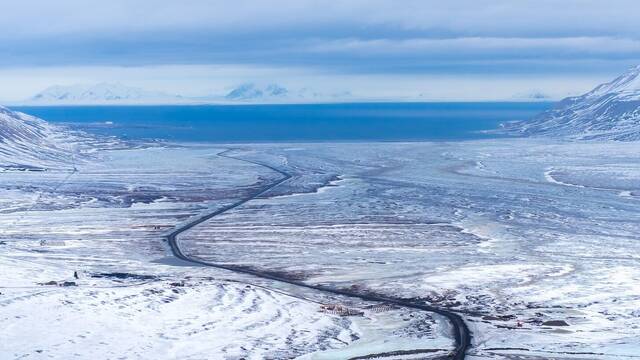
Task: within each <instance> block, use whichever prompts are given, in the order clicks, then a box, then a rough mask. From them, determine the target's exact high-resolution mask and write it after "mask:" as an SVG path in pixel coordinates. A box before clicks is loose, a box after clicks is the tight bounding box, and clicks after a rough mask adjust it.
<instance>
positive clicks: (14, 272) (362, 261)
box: [0, 138, 640, 359]
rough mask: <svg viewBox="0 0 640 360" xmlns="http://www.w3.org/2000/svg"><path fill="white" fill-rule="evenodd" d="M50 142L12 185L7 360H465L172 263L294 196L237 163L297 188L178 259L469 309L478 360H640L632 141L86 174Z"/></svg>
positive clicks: (334, 152) (276, 148) (409, 335)
mask: <svg viewBox="0 0 640 360" xmlns="http://www.w3.org/2000/svg"><path fill="white" fill-rule="evenodd" d="M74 139H76V138H74ZM74 141H77V142H78V143H82V142H83V141H85V140H82V139H80V138H77V139H76V140H74ZM86 141H89V142H91V141H96V140H95V139H89V140H86ZM86 141H85V142H86ZM5 144H6V143H5ZM56 144H58V143H57V142H56V143H54V145H52V146H51V147H50V148H55V149H56V154H57V153H58V152H60V154H62V155H60V156H57V157H48V154H49V153H48V152H47V153H45V155H46V156H45V158H44V159H45V160H46V161H44V160H43V161H41V159H38V158H37V157H38V154H37V153H30V156H31V157H28V158H27V159H28V160H29V162H27V163H19V164H18V165H20V166H23V168H22V169H20V170H16V169H15V168H13V167H12V166H13V165H16V164H9V165H10V166H7V167H6V168H5V171H2V172H0V194H1V196H0V227H1V228H2V231H1V232H0V268H1V269H2V271H1V272H0V293H1V294H0V319H2V324H3V326H2V327H1V328H0V339H2V341H0V358H1V359H5V358H7V359H13V358H35V359H40V358H43V359H44V358H58V359H68V358H82V359H102V358H104V359H116V358H117V359H121V358H132V359H137V358H139V359H147V358H157V359H177V358H180V359H182V358H191V359H240V358H250V359H263V358H269V359H282V358H296V357H300V358H304V359H347V358H367V356H368V357H369V358H371V356H373V355H375V354H384V353H387V354H388V355H387V356H386V357H387V358H393V359H397V358H408V359H411V358H429V357H442V356H445V355H446V354H447V352H448V351H449V350H450V349H452V347H453V340H452V338H451V332H450V324H449V323H448V322H447V321H446V319H445V318H443V317H441V316H437V315H435V314H429V313H425V312H416V311H411V310H409V309H402V308H397V307H388V306H382V307H380V304H375V303H369V302H365V301H358V300H354V299H348V298H341V297H337V296H332V295H330V294H326V293H323V292H320V291H316V290H311V289H305V288H299V287H297V286H295V285H290V284H285V283H279V282H275V281H270V280H266V279H260V278H255V277H252V276H249V275H241V274H236V273H233V272H230V271H224V270H218V269H213V268H209V267H204V266H194V265H192V264H188V263H185V262H181V261H179V260H177V259H175V258H173V257H172V256H171V253H170V252H169V250H168V248H167V244H166V243H164V242H163V238H164V236H166V234H167V233H168V232H169V231H170V229H171V228H173V227H174V226H176V225H178V224H181V223H184V222H186V221H188V219H190V218H191V217H194V216H198V215H199V214H203V213H206V212H208V211H212V210H214V209H217V208H220V207H223V206H225V205H229V204H231V203H234V202H235V201H237V200H238V199H241V198H243V197H246V196H247V195H248V194H250V193H252V192H254V191H256V190H257V189H260V188H262V187H264V186H265V185H266V184H270V183H272V182H274V181H277V179H279V178H280V176H281V174H278V173H276V172H274V171H272V170H271V169H269V168H267V167H264V166H261V165H258V164H256V163H251V162H247V161H243V160H249V161H255V162H259V163H264V164H269V165H271V166H274V167H277V168H279V169H282V170H284V171H286V172H288V173H290V174H292V178H291V179H289V180H287V181H286V182H284V183H282V184H281V185H280V186H278V187H276V188H274V189H273V190H271V191H270V192H268V193H266V194H263V195H261V196H260V197H259V198H257V199H254V200H251V201H249V202H247V203H245V204H243V205H242V206H240V207H237V208H234V209H232V210H230V211H227V212H224V213H222V214H220V215H218V216H216V217H214V218H212V219H210V220H208V221H206V222H204V223H202V224H200V225H198V226H196V227H194V228H192V229H190V230H189V231H187V232H185V233H182V234H181V235H180V236H179V238H178V240H179V243H180V246H181V248H182V250H183V252H184V253H186V254H188V255H190V256H193V257H197V258H201V259H205V260H208V261H210V262H215V263H220V264H232V265H237V266H243V267H246V268H252V269H258V270H264V271H269V272H271V273H277V274H279V275H280V276H286V277H289V278H292V279H297V280H301V281H304V282H306V283H309V284H321V285H323V286H330V287H335V288H340V289H349V290H350V291H355V292H361V293H377V294H383V295H385V296H392V297H396V298H407V299H413V300H414V301H422V302H425V303H428V304H432V305H437V306H441V307H447V308H449V309H452V310H455V311H458V312H459V313H460V314H461V315H463V317H464V319H465V321H466V322H467V323H468V324H469V326H470V328H471V329H472V331H473V347H472V348H471V349H470V352H469V357H470V358H474V359H496V358H505V359H515V358H519V359H527V358H529V359H546V358H557V359H558V358H580V359H625V358H628V359H632V358H635V357H636V356H637V354H638V353H639V352H640V340H638V339H640V310H639V309H640V285H638V284H639V283H640V263H639V262H638V260H639V257H640V255H638V254H640V251H639V250H640V243H639V242H638V240H639V237H640V235H638V234H640V231H639V230H640V211H639V210H640V202H639V201H640V198H639V196H638V194H639V193H640V183H639V182H638V181H637V176H636V175H637V174H638V173H639V172H640V151H638V150H640V144H638V143H637V142H626V143H617V142H562V141H558V140H553V141H551V140H541V139H536V140H526V139H517V140H513V139H512V140H506V139H503V140H490V141H489V140H484V141H471V142H453V143H445V142H438V143H368V144H367V143H358V144H347V143H340V144H328V143H322V144H275V145H270V144H253V145H238V144H234V145H232V146H224V145H188V146H187V145H171V146H169V145H167V146H159V145H158V144H154V145H153V146H139V145H138V146H135V147H131V146H125V145H124V144H122V146H119V147H118V148H115V147H114V146H102V147H98V148H99V149H100V150H99V151H96V152H94V153H91V154H90V156H85V157H83V159H82V161H77V159H76V158H75V157H69V156H68V154H66V153H65V150H66V149H65V148H64V147H62V146H59V145H56ZM82 146H87V145H86V144H84V145H82ZM82 146H81V145H76V146H75V148H77V147H82ZM7 149H9V150H10V147H7ZM223 151H224V155H225V156H220V155H219V154H220V153H222V152H223ZM65 154H66V155H65ZM33 164H36V165H37V166H38V169H37V170H38V171H33V169H31V168H29V167H27V166H26V165H29V166H31V165H33ZM74 168H75V170H74ZM74 271H75V272H77V273H78V275H79V279H75V278H74V276H73V274H74ZM51 281H55V282H57V283H61V282H63V281H69V282H75V285H76V286H66V287H65V286H58V285H55V284H53V285H52V284H49V283H50V282H51ZM333 303H339V304H342V305H345V306H348V307H349V308H352V309H356V310H361V311H363V312H364V316H361V317H358V316H356V317H340V316H338V315H335V314H332V313H330V312H322V311H320V310H321V304H333ZM519 323H520V324H521V326H518V324H519ZM418 349H420V350H421V352H420V353H419V354H410V353H404V355H392V353H393V352H397V351H409V350H418ZM403 356H404V357H403ZM378 357H381V356H378Z"/></svg>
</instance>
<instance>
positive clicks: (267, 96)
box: [225, 83, 289, 101]
mask: <svg viewBox="0 0 640 360" xmlns="http://www.w3.org/2000/svg"><path fill="white" fill-rule="evenodd" d="M287 95H289V90H287V89H286V88H284V87H282V86H280V85H277V84H269V85H267V86H264V87H260V86H257V85H255V84H252V83H249V84H242V85H240V86H238V87H236V88H235V89H233V90H231V91H229V93H228V94H227V95H226V96H225V99H227V100H243V101H263V100H276V99H283V98H286V97H287Z"/></svg>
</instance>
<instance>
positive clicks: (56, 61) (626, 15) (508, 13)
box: [0, 0, 640, 76]
mask: <svg viewBox="0 0 640 360" xmlns="http://www.w3.org/2000/svg"><path fill="white" fill-rule="evenodd" d="M636 10H640V5H639V4H638V3H637V1H628V0H612V1H607V2H603V1H589V0H564V1H548V0H536V1H531V0H521V1H512V0H509V1H502V0H493V1H489V0H473V1H471V0H458V1H446V2H444V1H426V0H419V1H418V0H404V1H392V0H387V1H385V0H366V1H365V0H348V1H313V0H289V1H286V0H271V1H259V0H254V1H251V0H235V1H233V2H230V1H218V0H185V1H169V0H137V1H129V0H109V1H99V2H98V1H86V0H58V1H55V2H54V1H41V0H22V1H20V2H17V1H15V2H10V3H6V4H3V8H2V11H1V13H0V53H1V54H2V56H0V67H1V68H12V67H52V66H77V67H80V66H120V67H122V66H124V67H127V66H138V67H140V66H158V65H194V64H210V65H211V64H225V65H229V64H237V65H247V66H263V67H270V68H283V69H287V68H292V67H295V68H296V69H300V68H306V69H308V70H309V71H322V72H327V73H337V74H386V75H394V74H398V75H401V74H411V73H415V74H454V73H455V74H484V75H486V74H502V75H505V76H507V75H509V74H520V75H522V74H529V73H538V74H553V73H581V72H585V73H586V72H588V73H591V74H593V73H602V74H607V75H611V74H614V73H617V72H620V71H621V69H624V68H625V67H627V66H630V65H633V64H636V63H640V28H639V27H638V26H637V25H636V24H637V11H636Z"/></svg>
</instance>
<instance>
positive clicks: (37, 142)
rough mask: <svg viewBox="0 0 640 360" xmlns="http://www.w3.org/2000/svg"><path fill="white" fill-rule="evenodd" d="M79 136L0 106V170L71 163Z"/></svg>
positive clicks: (78, 145)
mask: <svg viewBox="0 0 640 360" xmlns="http://www.w3.org/2000/svg"><path fill="white" fill-rule="evenodd" d="M82 142H83V138H82V137H81V136H79V135H78V134H74V133H71V132H68V131H66V130H65V129H63V128H61V127H58V126H54V125H51V124H49V123H47V122H46V121H44V120H41V119H38V118H36V117H33V116H30V115H27V114H23V113H20V112H15V111H11V110H9V109H7V108H5V107H2V106H0V171H4V170H11V169H22V170H29V169H42V168H47V167H52V166H60V165H63V164H64V165H67V166H69V165H73V162H74V161H75V157H76V155H77V154H78V151H79V148H80V147H81V143H82Z"/></svg>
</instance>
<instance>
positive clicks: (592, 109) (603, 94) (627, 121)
mask: <svg viewBox="0 0 640 360" xmlns="http://www.w3.org/2000/svg"><path fill="white" fill-rule="evenodd" d="M502 130H504V131H505V132H507V133H510V134H513V135H521V136H550V137H565V138H571V139H577V140H617V141H636V140H640V65H638V66H634V67H632V68H630V69H629V70H627V71H626V72H625V73H623V74H622V75H620V76H618V77H616V78H615V79H613V80H612V81H610V82H607V83H603V84H600V85H598V86H596V87H595V88H594V89H593V90H591V91H589V92H587V93H585V94H583V95H580V96H573V97H568V98H565V99H563V100H561V101H560V102H558V103H557V104H556V105H555V106H554V107H553V108H551V109H549V110H547V111H545V112H543V113H541V114H539V115H537V116H536V117H534V118H533V119H531V120H528V121H517V122H511V123H506V124H503V126H502Z"/></svg>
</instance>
